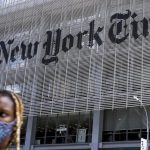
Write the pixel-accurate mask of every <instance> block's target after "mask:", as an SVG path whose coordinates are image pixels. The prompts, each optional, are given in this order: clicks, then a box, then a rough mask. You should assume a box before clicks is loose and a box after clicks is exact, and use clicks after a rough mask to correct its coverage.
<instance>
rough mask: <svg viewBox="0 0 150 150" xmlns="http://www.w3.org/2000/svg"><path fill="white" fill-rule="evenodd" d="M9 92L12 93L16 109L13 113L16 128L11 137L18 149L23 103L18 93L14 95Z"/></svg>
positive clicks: (18, 149)
mask: <svg viewBox="0 0 150 150" xmlns="http://www.w3.org/2000/svg"><path fill="white" fill-rule="evenodd" d="M11 94H12V97H13V100H14V104H15V109H16V114H15V116H16V128H15V130H14V134H13V139H14V140H15V143H16V150H20V130H21V126H22V123H23V104H22V100H21V99H20V97H19V96H18V95H16V94H15V93H11ZM13 139H12V140H13Z"/></svg>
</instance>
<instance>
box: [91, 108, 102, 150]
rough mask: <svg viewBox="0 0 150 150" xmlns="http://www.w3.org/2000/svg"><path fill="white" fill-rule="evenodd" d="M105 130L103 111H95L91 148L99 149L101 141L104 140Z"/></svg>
mask: <svg viewBox="0 0 150 150" xmlns="http://www.w3.org/2000/svg"><path fill="white" fill-rule="evenodd" d="M102 132H103V111H99V110H96V111H94V112H93V127H92V143H91V150H98V148H99V143H101V142H102Z"/></svg>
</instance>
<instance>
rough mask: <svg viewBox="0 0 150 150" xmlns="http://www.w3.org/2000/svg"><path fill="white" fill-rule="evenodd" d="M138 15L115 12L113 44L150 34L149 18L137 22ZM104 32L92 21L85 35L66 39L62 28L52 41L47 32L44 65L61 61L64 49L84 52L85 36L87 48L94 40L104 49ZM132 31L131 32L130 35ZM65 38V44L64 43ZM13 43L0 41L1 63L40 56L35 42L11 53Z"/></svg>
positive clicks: (22, 45)
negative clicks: (19, 56) (74, 47)
mask: <svg viewBox="0 0 150 150" xmlns="http://www.w3.org/2000/svg"><path fill="white" fill-rule="evenodd" d="M128 19H130V20H131V21H130V24H127V20H128ZM137 20H138V15H137V14H136V13H135V12H133V13H132V12H131V11H130V10H126V12H124V13H115V14H114V15H112V16H111V18H110V23H111V25H110V28H109V31H108V37H109V39H110V41H111V42H112V43H116V44H120V43H122V42H124V41H125V40H126V39H127V38H128V37H129V34H130V35H131V38H134V39H135V40H136V39H138V38H139V36H144V37H145V38H146V37H147V36H148V35H149V32H148V22H149V19H147V18H145V17H144V18H143V19H142V20H138V21H137ZM141 24H142V33H139V26H141ZM129 25H130V26H131V31H129V30H127V29H128V27H129ZM103 30H104V26H103V27H98V28H97V29H95V20H92V21H91V22H90V23H89V30H85V31H83V32H81V31H80V32H79V33H77V34H76V35H72V34H68V35H66V36H65V37H64V38H63V39H62V38H61V36H62V34H61V33H62V29H60V28H59V29H57V30H56V31H54V32H55V35H56V37H55V39H54V38H53V32H52V31H47V32H46V36H47V40H46V42H45V43H43V49H44V50H45V51H44V57H43V58H42V60H41V63H43V64H45V65H48V64H49V63H51V62H56V63H57V62H58V53H59V52H60V50H62V51H63V52H64V53H66V52H68V51H70V50H71V48H72V47H73V46H76V47H77V48H78V49H82V47H83V46H82V39H83V36H84V35H87V36H89V39H88V40H89V41H88V43H89V44H88V47H92V46H93V45H94V42H93V41H94V40H95V42H96V43H97V44H98V46H101V45H102V44H103V41H102V39H101V37H100V33H101V32H102V31H103ZM129 32H131V33H129ZM75 36H76V38H77V43H75V42H74V41H75V40H74V39H75ZM61 39H62V41H61ZM13 43H14V39H10V40H8V42H6V43H5V42H4V41H0V54H3V56H4V57H3V59H1V60H0V64H1V63H2V62H3V61H5V62H6V63H8V61H9V60H8V59H9V58H10V61H11V62H14V61H16V55H17V53H18V52H19V51H20V52H21V59H22V60H25V59H31V58H33V57H35V56H36V55H37V52H38V47H39V43H40V42H38V41H36V42H35V43H29V44H28V45H26V44H25V43H24V41H22V42H21V45H16V46H15V47H14V48H13V49H11V51H10V53H9V50H8V49H7V47H9V48H10V47H11V45H12V44H13ZM60 43H62V44H60Z"/></svg>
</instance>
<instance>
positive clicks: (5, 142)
mask: <svg viewBox="0 0 150 150" xmlns="http://www.w3.org/2000/svg"><path fill="white" fill-rule="evenodd" d="M22 123H23V104H22V100H21V99H20V97H19V96H18V95H17V94H15V93H13V92H10V91H7V90H0V150H7V149H8V147H9V145H10V144H11V143H12V142H14V143H15V145H16V150H20V130H21V125H22Z"/></svg>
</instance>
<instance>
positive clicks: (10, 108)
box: [0, 96, 15, 149]
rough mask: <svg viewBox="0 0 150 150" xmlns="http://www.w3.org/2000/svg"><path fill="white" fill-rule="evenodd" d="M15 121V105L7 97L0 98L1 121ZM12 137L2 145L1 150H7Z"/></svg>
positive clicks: (0, 144) (0, 145)
mask: <svg viewBox="0 0 150 150" xmlns="http://www.w3.org/2000/svg"><path fill="white" fill-rule="evenodd" d="M13 120H15V110H14V103H13V102H12V100H11V99H10V98H9V97H7V96H0V121H2V122H6V123H10V122H12V121H13ZM9 140H10V137H8V138H6V139H5V140H4V141H3V142H2V143H0V149H5V148H6V147H7V145H8V143H9Z"/></svg>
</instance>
